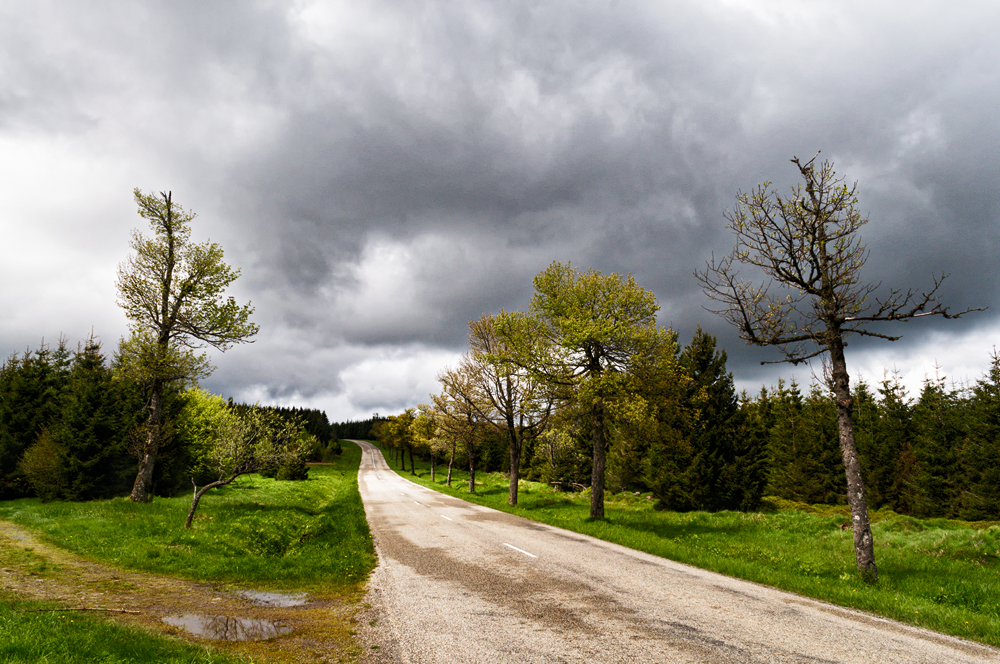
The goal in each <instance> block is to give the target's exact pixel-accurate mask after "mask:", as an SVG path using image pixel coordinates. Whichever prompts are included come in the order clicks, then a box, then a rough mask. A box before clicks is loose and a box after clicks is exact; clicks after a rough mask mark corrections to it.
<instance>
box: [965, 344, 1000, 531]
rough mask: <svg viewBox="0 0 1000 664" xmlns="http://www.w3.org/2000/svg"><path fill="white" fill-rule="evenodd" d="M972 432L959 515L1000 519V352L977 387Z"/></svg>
mask: <svg viewBox="0 0 1000 664" xmlns="http://www.w3.org/2000/svg"><path fill="white" fill-rule="evenodd" d="M969 424H970V432H969V436H968V438H967V439H966V443H965V445H963V447H962V449H961V453H960V460H959V464H960V472H961V486H962V487H963V488H962V491H961V492H960V493H959V496H958V505H957V509H958V516H959V517H960V518H962V519H969V520H986V519H998V518H1000V355H997V352H996V350H994V351H993V355H992V357H991V363H990V369H989V371H988V372H987V374H986V375H985V376H983V377H982V378H981V379H980V380H979V381H978V382H977V383H976V385H975V387H973V391H972V398H971V403H970V404H969Z"/></svg>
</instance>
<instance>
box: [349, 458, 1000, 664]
mask: <svg viewBox="0 0 1000 664" xmlns="http://www.w3.org/2000/svg"><path fill="white" fill-rule="evenodd" d="M357 444H358V445H360V446H361V447H362V448H363V449H364V455H363V460H362V463H361V469H360V472H359V474H358V485H359V488H360V490H361V496H362V499H363V500H364V503H365V511H366V513H367V516H368V523H369V526H370V527H371V531H372V535H373V537H374V540H375V545H376V550H377V552H378V557H379V565H378V567H377V568H376V569H375V572H374V573H373V575H372V578H371V580H370V582H369V592H368V595H367V601H368V603H369V604H370V605H371V607H372V608H371V610H370V611H369V612H368V613H367V614H365V615H364V616H363V617H362V618H361V620H359V623H358V624H359V635H360V637H361V639H362V640H363V641H364V642H365V655H364V659H363V660H362V661H365V662H369V663H382V662H405V663H407V664H410V663H412V664H417V663H419V664H431V663H434V662H442V663H444V662H448V663H449V664H454V663H456V662H463V663H466V662H467V663H476V664H479V663H483V664H487V663H490V664H492V663H497V664H500V663H504V664H508V663H511V662H517V663H529V662H531V663H534V662H537V663H539V664H541V663H546V664H548V663H552V662H591V663H597V662H600V663H602V664H605V663H612V662H615V663H617V662H623V663H624V662H670V663H672V664H686V663H695V662H698V663H706V664H707V663H712V664H730V663H736V662H740V663H748V662H753V663H771V662H782V663H785V662H787V663H792V662H794V663H796V664H799V663H804V662H808V663H832V662H838V663H841V662H843V663H857V664H862V663H863V664H870V663H872V662H879V663H880V664H892V663H899V664H985V663H986V662H992V663H996V662H1000V650H997V649H994V648H990V647H987V646H984V645H981V644H977V643H973V642H969V641H964V640H961V639H957V638H954V637H950V636H945V635H942V634H938V633H936V632H931V631H927V630H923V629H919V628H916V627H911V626H909V625H903V624H901V623H897V622H894V621H891V620H886V619H883V618H878V617H875V616H872V615H869V614H865V613H861V612H858V611H852V610H850V609H844V608H841V607H837V606H833V605H831V604H826V603H823V602H818V601H815V600H811V599H807V598H804V597H801V596H799V595H794V594H791V593H786V592H782V591H779V590H775V589H773V588H768V587H765V586H760V585H757V584H753V583H749V582H746V581H740V580H737V579H732V578H730V577H726V576H722V575H720V574H715V573H713V572H707V571H704V570H700V569H697V568H694V567H689V566H687V565H682V564H680V563H675V562H672V561H669V560H665V559H663V558H658V557H656V556H652V555H649V554H646V553H642V552H639V551H635V550H632V549H628V548H625V547H622V546H618V545H616V544H611V543H608V542H604V541H601V540H597V539H594V538H592V537H588V536H586V535H580V534H577V533H573V532H570V531H566V530H562V529H559V528H554V527H551V526H547V525H543V524H539V523H535V522H533V521H528V520H526V519H522V518H520V517H517V516H513V515H510V514H505V513H503V512H497V511H496V510H491V509H489V508H486V507H481V506H479V505H473V504H471V503H467V502H465V501H462V500H458V499H456V498H452V497H450V496H445V495H443V494H440V493H437V492H435V491H432V490H430V489H426V488H424V487H421V486H419V485H416V484H414V483H412V482H409V481H407V480H406V479H404V478H402V477H400V476H399V475H397V474H396V473H395V472H394V471H393V470H391V469H390V468H389V466H388V464H387V463H386V461H385V459H384V458H383V456H382V453H381V452H380V451H379V450H378V448H376V447H374V446H373V445H370V444H368V443H365V442H361V441H357Z"/></svg>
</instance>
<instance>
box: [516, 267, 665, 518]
mask: <svg viewBox="0 0 1000 664" xmlns="http://www.w3.org/2000/svg"><path fill="white" fill-rule="evenodd" d="M534 285H535V296H534V298H533V299H532V301H531V312H532V314H533V316H534V318H535V320H536V329H537V331H538V332H537V336H539V337H540V338H542V339H543V340H544V342H545V343H544V344H543V345H541V346H539V345H537V344H524V345H523V346H522V348H520V349H519V353H520V354H521V359H519V360H518V361H519V362H521V363H522V364H524V365H525V366H527V367H528V368H530V369H531V370H532V371H534V372H536V373H538V374H540V375H542V376H544V377H545V379H546V380H549V381H552V382H554V383H556V384H559V383H564V384H569V385H571V386H573V387H574V388H575V390H576V397H577V398H578V399H580V400H581V402H582V403H584V404H585V405H586V408H587V411H588V412H589V415H590V433H591V440H592V442H593V466H592V469H591V485H590V489H591V493H590V516H591V518H595V519H598V518H603V517H604V470H605V460H606V453H607V441H608V432H607V414H608V413H607V409H608V403H609V400H611V399H613V398H614V397H615V395H616V394H617V393H618V392H619V391H620V388H621V387H622V386H623V385H624V384H625V383H626V382H627V381H626V380H625V377H626V374H627V372H628V371H629V369H630V368H631V366H632V364H633V362H634V360H635V359H636V358H637V357H638V356H640V355H641V353H642V352H643V349H644V347H645V346H647V345H648V344H649V343H650V342H651V341H653V340H655V339H656V338H657V337H658V333H659V330H658V329H657V326H656V312H657V310H658V309H659V308H660V307H659V305H658V304H657V302H656V297H655V296H654V295H653V294H652V293H651V292H649V291H647V290H646V289H644V288H642V287H641V286H639V285H638V284H637V283H636V282H635V279H633V278H632V275H628V276H627V277H622V276H621V275H619V274H610V275H604V274H601V273H600V272H598V271H597V270H588V271H587V272H580V271H579V270H577V269H575V268H573V267H572V266H571V265H570V264H569V263H567V264H565V265H563V264H562V263H559V262H553V263H552V264H551V265H550V266H549V267H548V268H546V269H545V270H544V271H543V272H541V273H540V274H538V275H537V276H536V277H535V280H534ZM539 350H541V351H542V352H539Z"/></svg>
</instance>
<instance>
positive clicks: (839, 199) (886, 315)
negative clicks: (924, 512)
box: [696, 154, 975, 579]
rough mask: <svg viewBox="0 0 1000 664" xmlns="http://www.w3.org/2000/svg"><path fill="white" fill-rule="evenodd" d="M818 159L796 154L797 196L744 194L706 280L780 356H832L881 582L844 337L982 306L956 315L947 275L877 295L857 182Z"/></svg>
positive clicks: (860, 555)
mask: <svg viewBox="0 0 1000 664" xmlns="http://www.w3.org/2000/svg"><path fill="white" fill-rule="evenodd" d="M817 156H818V154H817ZM815 160H816V157H813V158H812V159H810V160H809V161H807V162H805V163H802V162H801V161H800V160H799V159H798V158H797V157H793V158H792V160H791V161H792V163H794V164H795V165H796V167H798V169H799V174H800V175H801V176H802V179H803V180H804V181H805V182H804V185H802V184H800V185H798V186H796V187H794V188H793V189H792V192H791V195H790V196H789V197H787V198H786V197H783V196H781V195H779V194H778V193H777V192H776V191H774V190H773V189H772V188H771V183H770V182H767V183H764V184H762V185H760V186H759V187H757V189H756V190H754V191H753V192H751V193H749V194H748V193H744V192H739V193H738V194H737V197H736V206H735V207H734V208H733V209H732V210H731V211H727V212H726V214H725V217H726V220H727V221H728V222H729V228H730V229H732V231H733V233H735V235H736V246H735V247H734V249H733V251H732V253H731V254H729V255H728V256H726V257H725V258H723V259H721V260H719V261H716V260H715V259H714V258H713V259H712V261H710V262H709V263H708V265H707V267H706V269H705V270H704V271H703V272H699V273H696V276H697V277H698V279H699V281H701V283H702V285H703V286H704V290H705V293H706V294H707V295H708V296H709V297H710V298H711V299H712V300H714V301H715V302H717V303H719V304H720V305H721V306H720V307H719V308H717V309H712V311H714V312H715V313H717V314H719V315H721V316H722V317H723V318H724V319H725V320H727V321H729V322H730V323H731V324H733V325H735V326H736V327H737V329H739V332H740V337H741V338H742V339H743V340H745V341H747V342H749V343H751V344H755V345H758V346H777V347H778V348H780V349H781V351H782V352H783V353H784V356H785V357H784V359H783V360H777V361H778V362H791V363H793V364H798V363H800V362H805V361H806V360H809V359H810V358H813V357H817V356H819V355H822V354H824V353H829V361H830V369H831V372H830V373H831V375H830V383H831V388H832V390H833V392H834V395H835V397H836V401H837V427H838V431H839V441H840V451H841V455H842V457H843V462H844V471H845V473H846V475H847V498H848V502H849V503H850V507H851V520H852V524H853V528H854V549H855V554H856V558H857V566H858V570H859V571H860V572H861V573H862V575H863V576H865V577H866V578H869V579H876V578H877V577H878V570H877V567H876V565H875V547H874V541H873V539H872V532H871V526H870V524H869V520H868V504H867V500H866V498H865V486H864V481H863V479H862V477H861V464H860V463H859V461H858V453H857V450H856V448H855V444H854V426H853V402H852V399H851V389H850V384H849V376H848V373H847V361H846V359H845V356H844V347H845V346H846V343H845V341H844V340H845V339H846V338H847V337H849V336H851V335H859V336H866V337H877V338H880V339H887V340H890V341H895V340H897V339H899V337H898V336H891V335H888V334H885V333H882V332H877V331H875V330H873V329H871V327H870V326H871V325H872V324H873V323H881V322H891V321H905V320H910V319H914V318H922V317H925V316H942V317H944V318H958V317H959V316H960V315H961V314H963V313H968V311H975V309H969V310H966V311H962V312H960V313H957V314H950V313H949V312H948V309H947V307H944V306H943V305H942V304H941V302H940V301H939V299H938V296H937V293H938V290H939V289H940V287H941V282H942V281H943V280H944V278H945V276H946V275H942V276H941V277H938V278H934V280H933V281H934V283H933V287H932V288H931V289H930V290H929V291H927V292H919V291H913V290H907V291H905V292H904V291H902V290H891V291H888V293H887V294H886V295H885V296H884V297H883V298H879V297H876V291H877V290H878V288H879V284H870V283H864V282H863V281H862V280H861V268H862V267H863V266H864V264H865V261H866V260H867V258H868V250H867V249H866V248H865V246H864V245H863V244H861V239H860V237H859V235H858V232H859V231H860V229H861V227H862V226H864V225H865V224H866V223H868V219H867V217H862V216H861V214H860V212H859V211H858V200H857V195H856V191H857V185H856V184H855V185H853V186H850V187H849V186H847V185H846V184H845V183H844V180H843V179H842V178H838V177H837V176H836V174H835V172H834V170H833V166H832V164H830V163H829V162H824V163H823V165H822V166H819V167H817V166H816V165H815V163H814V162H815ZM741 264H742V265H749V266H753V267H755V268H758V269H759V270H761V271H762V272H763V273H764V274H765V275H767V277H769V279H770V280H769V281H764V282H756V281H748V280H745V279H742V278H740V275H739V272H738V270H737V266H739V265H741ZM775 282H777V284H780V286H778V287H775V286H774V284H775ZM779 289H780V292H779ZM871 300H874V302H872V301H871ZM765 363H766V362H765Z"/></svg>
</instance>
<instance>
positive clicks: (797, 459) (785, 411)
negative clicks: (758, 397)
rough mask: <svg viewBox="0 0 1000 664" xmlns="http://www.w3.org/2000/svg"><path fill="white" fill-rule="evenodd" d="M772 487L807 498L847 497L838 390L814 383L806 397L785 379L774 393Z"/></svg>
mask: <svg viewBox="0 0 1000 664" xmlns="http://www.w3.org/2000/svg"><path fill="white" fill-rule="evenodd" d="M770 398H771V402H772V405H771V415H772V417H773V420H774V425H773V428H772V429H771V435H770V443H769V446H768V463H769V466H770V475H769V478H768V489H767V491H768V493H769V494H772V495H775V496H780V497H782V498H788V499H789V500H796V501H800V502H804V503H842V502H844V501H846V499H847V498H846V489H845V488H844V485H845V483H846V482H845V478H844V469H843V465H842V462H841V454H840V449H839V446H838V443H837V419H836V418H837V413H836V405H835V404H834V401H833V396H832V395H831V394H830V393H829V392H827V391H825V390H823V389H821V388H820V387H819V386H817V385H813V387H812V389H811V390H810V392H809V395H808V396H807V397H805V398H803V397H802V393H801V391H800V390H799V386H798V384H796V383H795V382H794V381H792V384H791V385H790V386H789V387H787V388H786V387H785V385H784V383H783V382H780V381H779V383H778V389H777V391H775V392H774V393H773V394H772V395H771V397H770Z"/></svg>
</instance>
